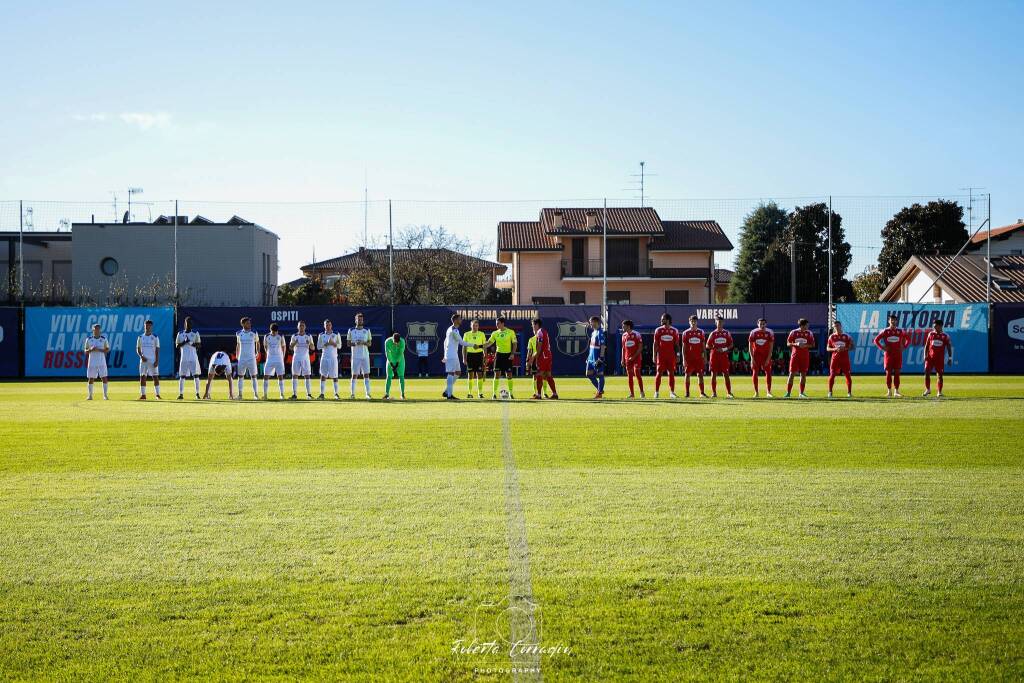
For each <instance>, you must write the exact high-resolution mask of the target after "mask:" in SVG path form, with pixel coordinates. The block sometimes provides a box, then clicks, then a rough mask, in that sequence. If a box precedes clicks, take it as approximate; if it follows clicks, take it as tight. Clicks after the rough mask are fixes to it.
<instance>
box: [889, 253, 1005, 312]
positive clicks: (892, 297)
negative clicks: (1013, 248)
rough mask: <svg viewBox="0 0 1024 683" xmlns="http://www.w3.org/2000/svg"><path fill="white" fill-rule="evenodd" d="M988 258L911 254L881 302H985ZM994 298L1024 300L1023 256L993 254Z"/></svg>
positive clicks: (1003, 300)
mask: <svg viewBox="0 0 1024 683" xmlns="http://www.w3.org/2000/svg"><path fill="white" fill-rule="evenodd" d="M987 280H988V261H987V260H986V258H985V257H984V256H983V255H979V254H962V255H960V256H950V255H945V256H942V255H939V256H911V257H910V258H909V259H908V260H907V262H906V264H904V266H903V267H902V268H901V269H900V272H898V273H897V274H896V277H894V278H893V279H892V282H890V283H889V286H888V287H886V288H885V291H883V292H882V295H881V296H880V297H879V300H880V301H890V302H894V303H918V302H920V303H926V304H932V303H936V304H938V303H943V304H946V303H955V304H963V303H972V302H981V301H986V300H987V299H986V296H987V291H986V290H987ZM991 293H992V297H991V298H992V301H993V302H994V303H1024V256H1019V255H1008V256H993V257H992V292H991Z"/></svg>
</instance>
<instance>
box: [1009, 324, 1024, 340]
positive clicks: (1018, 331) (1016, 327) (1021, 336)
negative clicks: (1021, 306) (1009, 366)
mask: <svg viewBox="0 0 1024 683" xmlns="http://www.w3.org/2000/svg"><path fill="white" fill-rule="evenodd" d="M1006 333H1007V334H1008V335H1010V339H1017V340H1019V341H1024V318H1017V319H1016V320H1011V321H1010V322H1009V323H1008V324H1007V326H1006Z"/></svg>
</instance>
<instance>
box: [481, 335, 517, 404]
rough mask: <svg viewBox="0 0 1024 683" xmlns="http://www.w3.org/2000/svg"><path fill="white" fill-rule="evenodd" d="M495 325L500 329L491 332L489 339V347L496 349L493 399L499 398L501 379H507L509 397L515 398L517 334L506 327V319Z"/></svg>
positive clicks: (492, 384)
mask: <svg viewBox="0 0 1024 683" xmlns="http://www.w3.org/2000/svg"><path fill="white" fill-rule="evenodd" d="M494 324H495V326H496V327H497V328H498V329H496V330H494V332H491V336H490V337H489V338H488V339H487V345H488V346H493V347H494V381H493V382H492V383H491V398H492V399H495V398H498V380H499V379H501V377H504V378H505V384H506V385H507V386H508V397H509V398H515V394H514V393H513V391H512V370H513V364H514V363H515V361H514V360H513V359H514V358H515V355H516V348H517V347H518V346H519V341H518V340H517V339H516V333H515V332H513V331H512V330H510V329H509V328H507V327H505V318H503V317H500V318H498V319H497V320H495V321H494Z"/></svg>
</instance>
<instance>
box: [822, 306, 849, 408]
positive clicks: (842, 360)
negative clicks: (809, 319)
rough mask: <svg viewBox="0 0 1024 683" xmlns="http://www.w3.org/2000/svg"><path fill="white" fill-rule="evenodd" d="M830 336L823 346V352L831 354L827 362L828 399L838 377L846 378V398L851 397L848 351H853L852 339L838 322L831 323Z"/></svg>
mask: <svg viewBox="0 0 1024 683" xmlns="http://www.w3.org/2000/svg"><path fill="white" fill-rule="evenodd" d="M832 330H833V332H832V334H831V335H830V336H829V338H828V341H827V342H826V345H825V350H826V351H828V352H829V353H831V354H832V358H831V360H829V362H828V397H829V398H832V386H833V385H834V384H835V382H836V377H837V376H838V375H843V376H844V377H846V398H851V397H852V396H853V376H852V375H851V374H850V351H851V350H852V349H853V337H851V336H850V335H848V334H846V333H845V332H843V324H842V323H841V322H839V321H838V320H837V321H835V322H834V323H832Z"/></svg>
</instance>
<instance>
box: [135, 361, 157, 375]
mask: <svg viewBox="0 0 1024 683" xmlns="http://www.w3.org/2000/svg"><path fill="white" fill-rule="evenodd" d="M159 376H160V368H158V367H157V366H156V365H153V364H152V363H150V362H149V361H144V360H140V361H139V377H159Z"/></svg>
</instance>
